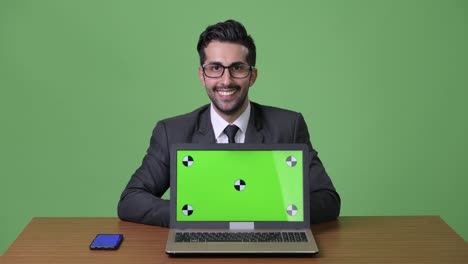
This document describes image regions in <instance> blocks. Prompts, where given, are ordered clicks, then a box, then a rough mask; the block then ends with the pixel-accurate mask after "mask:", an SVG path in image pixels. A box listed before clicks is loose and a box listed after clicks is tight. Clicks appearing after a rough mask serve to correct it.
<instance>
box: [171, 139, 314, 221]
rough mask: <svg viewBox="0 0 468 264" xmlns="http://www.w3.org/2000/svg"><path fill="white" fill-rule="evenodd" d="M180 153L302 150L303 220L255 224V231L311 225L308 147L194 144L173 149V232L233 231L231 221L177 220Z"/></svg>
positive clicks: (176, 145) (173, 147) (177, 145)
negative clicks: (178, 154) (184, 151)
mask: <svg viewBox="0 0 468 264" xmlns="http://www.w3.org/2000/svg"><path fill="white" fill-rule="evenodd" d="M178 150H299V151H302V153H303V154H302V159H303V160H302V161H303V162H302V164H303V175H304V177H303V191H302V193H303V199H304V201H303V207H304V208H302V210H303V212H304V219H303V221H297V222H286V221H268V222H265V221H254V222H247V223H249V224H250V223H253V225H252V226H253V227H254V229H304V228H308V227H309V226H310V209H309V208H310V207H309V206H310V205H309V196H310V193H309V192H310V186H309V177H308V173H309V166H308V165H309V163H310V162H309V159H310V154H309V151H308V147H307V145H306V144H195V143H179V144H173V145H171V148H170V157H171V160H170V173H171V176H170V177H171V178H170V186H171V192H170V202H169V204H170V228H172V229H230V226H232V224H233V223H235V224H236V223H241V224H242V223H244V222H230V221H177V220H176V207H177V204H176V203H177V201H176V200H177V199H176V197H177V188H176V186H177V158H176V157H177V151H178Z"/></svg>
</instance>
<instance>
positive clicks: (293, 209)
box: [286, 204, 297, 216]
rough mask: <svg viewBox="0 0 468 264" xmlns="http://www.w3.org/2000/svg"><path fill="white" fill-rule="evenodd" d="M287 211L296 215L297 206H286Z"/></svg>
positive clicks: (291, 214)
mask: <svg viewBox="0 0 468 264" xmlns="http://www.w3.org/2000/svg"><path fill="white" fill-rule="evenodd" d="M286 213H287V214H288V215H290V216H295V215H296V214H297V206H295V205H294V204H290V205H289V206H288V208H286Z"/></svg>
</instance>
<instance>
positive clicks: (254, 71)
mask: <svg viewBox="0 0 468 264" xmlns="http://www.w3.org/2000/svg"><path fill="white" fill-rule="evenodd" d="M257 74H258V71H257V68H253V69H252V73H250V80H249V87H251V86H252V85H254V83H255V81H256V80H257Z"/></svg>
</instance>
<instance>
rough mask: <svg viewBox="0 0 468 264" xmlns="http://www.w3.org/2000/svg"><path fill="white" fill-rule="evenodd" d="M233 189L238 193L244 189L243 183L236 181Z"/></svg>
mask: <svg viewBox="0 0 468 264" xmlns="http://www.w3.org/2000/svg"><path fill="white" fill-rule="evenodd" d="M234 188H235V189H236V190H238V191H239V192H240V191H243V190H244V189H245V181H243V180H237V181H236V182H234Z"/></svg>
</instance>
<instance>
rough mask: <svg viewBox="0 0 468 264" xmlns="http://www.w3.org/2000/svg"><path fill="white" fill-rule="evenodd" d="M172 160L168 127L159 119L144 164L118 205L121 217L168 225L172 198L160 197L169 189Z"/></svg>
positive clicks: (132, 220)
mask: <svg viewBox="0 0 468 264" xmlns="http://www.w3.org/2000/svg"><path fill="white" fill-rule="evenodd" d="M169 159H170V158H169V146H168V140H167V133H166V128H165V125H164V123H163V122H159V123H158V124H157V125H156V127H155V128H154V130H153V135H152V137H151V142H150V146H149V148H148V150H147V153H146V155H145V157H144V159H143V162H142V164H141V166H140V167H139V168H138V169H137V170H136V171H135V173H134V174H133V175H132V177H131V179H130V181H129V182H128V184H127V186H126V187H125V189H124V191H123V192H122V195H121V197H120V201H119V204H118V215H119V218H120V219H122V220H126V221H131V222H137V223H143V224H149V225H158V226H164V227H167V226H169V200H164V199H161V196H162V195H163V194H164V193H165V192H166V191H167V189H168V188H169V182H170V176H169V173H170V170H169Z"/></svg>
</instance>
